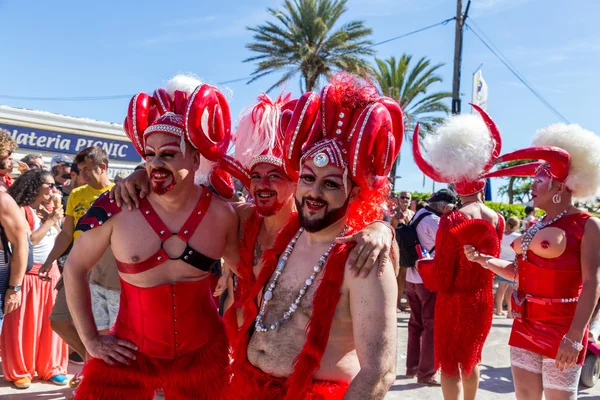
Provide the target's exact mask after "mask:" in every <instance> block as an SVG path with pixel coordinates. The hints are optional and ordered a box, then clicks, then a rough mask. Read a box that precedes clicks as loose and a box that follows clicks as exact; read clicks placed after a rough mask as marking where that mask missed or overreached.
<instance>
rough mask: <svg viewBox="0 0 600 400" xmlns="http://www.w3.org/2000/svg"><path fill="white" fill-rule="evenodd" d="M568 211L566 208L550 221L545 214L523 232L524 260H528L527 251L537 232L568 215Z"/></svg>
mask: <svg viewBox="0 0 600 400" xmlns="http://www.w3.org/2000/svg"><path fill="white" fill-rule="evenodd" d="M568 211H569V210H568V209H566V210H564V211H563V212H561V213H560V214H558V215H557V216H556V217H554V218H552V219H551V220H549V221H546V216H545V215H544V216H543V217H542V218H540V219H538V220H537V222H536V223H535V224H533V226H532V227H531V228H529V229H528V230H527V232H525V233H524V234H523V239H522V240H521V256H522V257H523V261H526V260H527V251H528V250H529V245H530V244H531V241H532V240H533V237H534V236H535V234H536V233H538V231H540V230H542V229H544V228H545V227H547V226H548V225H552V224H553V223H555V222H556V221H558V220H559V219H561V218H562V217H564V216H565V215H567V212H568Z"/></svg>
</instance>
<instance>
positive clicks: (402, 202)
mask: <svg viewBox="0 0 600 400" xmlns="http://www.w3.org/2000/svg"><path fill="white" fill-rule="evenodd" d="M411 198H412V196H411V194H410V193H408V192H400V196H398V205H399V206H400V208H401V209H402V210H403V211H404V210H407V209H408V208H409V207H410V201H411Z"/></svg>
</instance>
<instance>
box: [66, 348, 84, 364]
mask: <svg viewBox="0 0 600 400" xmlns="http://www.w3.org/2000/svg"><path fill="white" fill-rule="evenodd" d="M69 362H70V363H71V364H75V365H83V362H84V360H83V357H81V356H80V355H79V353H78V352H76V351H74V352H72V353H71V354H69Z"/></svg>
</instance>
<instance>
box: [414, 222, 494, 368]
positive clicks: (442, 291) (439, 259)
mask: <svg viewBox="0 0 600 400" xmlns="http://www.w3.org/2000/svg"><path fill="white" fill-rule="evenodd" d="M498 222H499V223H498V226H497V227H494V226H492V224H490V223H489V222H487V221H484V220H481V219H475V220H472V219H469V218H468V217H467V216H466V215H464V214H463V213H461V212H460V211H454V212H451V213H448V214H445V215H444V216H443V217H442V218H441V220H440V225H439V229H438V232H437V236H436V252H435V257H434V259H433V260H431V261H422V262H420V263H419V273H420V275H421V277H422V278H423V283H424V285H425V287H427V288H428V289H429V290H431V291H433V292H437V299H436V304H435V316H434V347H435V348H434V353H435V366H436V369H438V368H441V370H442V372H443V373H444V374H447V375H452V376H459V375H462V376H469V375H470V374H471V372H472V371H473V368H474V367H475V366H476V365H477V364H479V362H480V361H481V352H482V350H483V345H484V343H485V340H486V338H487V335H488V333H489V331H490V329H491V327H492V317H493V313H494V295H493V292H492V285H493V280H494V274H493V273H492V272H491V271H489V270H487V269H485V268H482V267H481V266H480V265H479V264H477V263H473V262H470V261H469V260H467V258H466V256H465V254H464V250H463V246H464V245H465V244H472V245H477V241H478V240H479V239H480V238H481V237H483V236H486V235H487V236H488V237H489V236H491V242H492V245H491V246H489V247H488V248H487V249H486V254H490V255H492V256H495V257H497V256H498V255H499V254H500V241H501V240H502V235H503V233H504V220H503V219H502V218H499V221H498ZM472 228H479V229H478V230H479V231H480V232H484V233H483V234H481V235H479V234H478V235H477V237H475V236H474V235H473V234H472ZM480 251H482V252H483V250H480Z"/></svg>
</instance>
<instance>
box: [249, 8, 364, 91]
mask: <svg viewBox="0 0 600 400" xmlns="http://www.w3.org/2000/svg"><path fill="white" fill-rule="evenodd" d="M346 2H347V0H285V1H284V3H283V9H282V10H277V9H273V8H269V9H268V11H269V13H270V14H271V15H272V16H273V17H275V18H276V19H277V21H275V22H271V21H267V22H266V23H265V24H263V25H259V26H257V27H249V28H248V29H249V30H250V31H252V32H254V36H253V39H254V41H253V42H252V43H249V44H247V45H246V47H247V48H248V49H250V50H252V51H255V52H256V53H259V54H258V55H256V56H253V57H250V58H247V59H246V60H244V62H254V61H258V63H257V67H256V70H255V71H254V72H253V73H252V75H253V78H252V79H251V80H250V81H249V82H248V83H250V82H254V81H255V80H257V79H259V78H262V77H263V76H266V75H269V74H272V73H274V72H279V71H285V73H284V74H283V76H282V77H281V78H280V79H279V80H278V81H277V82H276V83H275V84H274V85H273V86H271V88H269V90H271V89H273V88H275V87H277V86H279V85H281V84H282V83H284V82H285V81H287V80H289V79H290V78H292V77H293V76H294V75H296V74H297V73H298V72H299V73H300V74H301V79H302V81H303V82H302V81H301V86H303V87H301V89H302V90H303V91H304V90H306V91H310V90H313V89H314V88H315V86H316V85H317V83H318V82H319V79H320V78H322V77H329V76H330V75H332V73H334V72H336V71H339V70H342V71H348V72H353V73H361V72H363V73H364V71H366V70H367V68H368V64H367V63H366V62H365V61H364V60H363V59H362V56H368V55H372V54H373V51H372V50H371V49H370V48H369V46H370V45H371V41H370V40H369V39H368V37H369V36H370V35H371V32H372V31H371V29H369V28H367V27H365V26H364V24H363V22H362V21H351V22H349V23H347V24H344V25H341V26H340V27H339V28H337V29H335V30H334V25H336V23H337V22H338V20H339V19H340V17H341V16H342V14H344V12H346V7H345V6H346ZM302 84H303V85H302Z"/></svg>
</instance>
